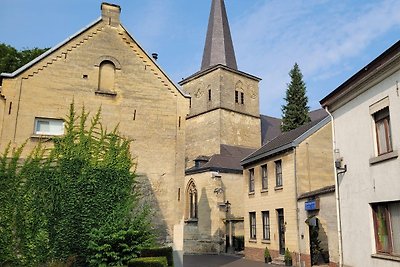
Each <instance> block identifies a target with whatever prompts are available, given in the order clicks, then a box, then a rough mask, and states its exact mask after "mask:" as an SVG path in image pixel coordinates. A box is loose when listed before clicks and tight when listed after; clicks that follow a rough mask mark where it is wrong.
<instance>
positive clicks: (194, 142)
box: [179, 0, 261, 167]
mask: <svg viewBox="0 0 400 267" xmlns="http://www.w3.org/2000/svg"><path fill="white" fill-rule="evenodd" d="M260 80H261V79H260V78H257V77H255V76H253V75H250V74H247V73H245V72H242V71H240V70H238V67H237V63H236V57H235V51H234V48H233V42H232V37H231V32H230V29H229V23H228V17H227V14H226V9H225V3H224V0H212V4H211V12H210V18H209V22H208V29H207V37H206V42H205V46H204V53H203V59H202V63H201V69H200V71H198V72H197V73H195V74H193V75H191V76H189V77H187V78H185V79H184V80H182V81H181V82H180V83H179V84H180V85H181V86H183V89H184V91H186V92H188V93H189V94H190V95H191V97H192V99H191V109H190V113H189V115H188V116H187V121H186V129H187V130H186V144H187V145H186V163H187V166H188V167H190V166H192V164H193V160H194V159H195V158H197V157H198V156H211V155H214V154H219V153H220V146H221V145H230V146H239V147H248V148H258V147H260V145H261V129H260V112H259V87H258V83H259V81H260Z"/></svg>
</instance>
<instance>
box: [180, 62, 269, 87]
mask: <svg viewBox="0 0 400 267" xmlns="http://www.w3.org/2000/svg"><path fill="white" fill-rule="evenodd" d="M218 68H221V69H225V70H228V71H231V72H234V73H238V74H241V75H244V76H246V77H248V78H250V79H253V80H256V81H258V82H259V81H261V80H262V79H261V78H259V77H257V76H254V75H251V74H248V73H246V72H243V71H240V70H237V69H232V68H230V67H228V66H225V65H222V64H217V65H213V66H211V67H209V68H207V69H204V70H200V71H198V72H196V73H194V74H192V75H190V76H189V77H187V78H185V79H183V80H182V81H180V82H179V85H183V84H185V83H188V82H189V81H191V80H193V79H195V78H197V77H199V76H202V75H204V74H207V73H210V72H212V71H213V70H216V69H218Z"/></svg>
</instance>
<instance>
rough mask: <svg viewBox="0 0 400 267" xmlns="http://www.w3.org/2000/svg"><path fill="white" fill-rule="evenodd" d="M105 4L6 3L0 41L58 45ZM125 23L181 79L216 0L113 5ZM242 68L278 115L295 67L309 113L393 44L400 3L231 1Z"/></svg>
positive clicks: (59, 0)
mask: <svg viewBox="0 0 400 267" xmlns="http://www.w3.org/2000/svg"><path fill="white" fill-rule="evenodd" d="M101 2H102V1H99V0H35V1H32V0H1V8H0V25H1V27H0V42H4V43H6V44H10V45H12V46H14V47H16V48H17V49H23V48H33V47H41V48H42V47H52V46H54V45H56V44H58V43H59V42H61V41H63V40H65V39H66V38H67V37H69V36H71V35H72V34H74V33H75V32H77V31H79V30H80V29H81V28H83V27H85V26H86V25H88V24H89V23H91V22H93V21H94V20H96V19H97V18H98V17H99V16H100V4H101ZM109 2H112V3H115V4H118V5H120V6H121V8H122V13H121V20H122V24H123V25H124V26H125V28H127V29H128V31H129V32H130V33H131V34H132V35H133V37H134V38H135V39H136V40H137V41H138V42H139V43H140V44H141V45H142V46H143V47H144V49H145V50H146V51H147V52H148V53H152V52H157V53H158V54H159V60H158V63H159V65H160V66H161V67H162V69H163V70H164V71H165V72H166V73H167V74H168V75H169V76H170V77H171V78H172V79H173V80H174V81H176V82H179V81H180V80H181V79H182V78H185V77H187V76H189V75H191V74H193V73H194V72H196V71H198V70H199V69H200V64H201V57H202V52H203V47H204V41H205V35H206V28H207V23H208V16H209V12H210V4H211V0H114V1H111V0H109ZM225 3H226V7H227V12H228V17H229V22H230V27H231V31H232V38H233V42H234V46H235V52H236V59H237V63H238V67H239V69H240V70H242V71H245V72H247V73H250V74H253V75H255V76H258V77H260V78H262V81H261V83H260V112H261V113H262V114H266V115H271V116H276V117H280V116H281V106H282V104H284V100H283V98H284V97H285V90H286V87H287V83H288V82H290V78H289V76H288V72H289V70H290V69H291V68H292V67H293V65H294V63H295V62H297V63H298V64H299V66H300V68H301V70H302V72H303V75H304V81H305V82H306V85H307V95H308V97H309V106H310V108H311V109H316V108H319V100H321V99H322V98H323V97H324V96H326V95H327V94H328V93H329V92H331V91H332V90H334V89H335V88H336V87H337V86H338V85H340V84H341V83H343V82H344V81H345V80H346V79H348V78H349V77H350V76H352V75H353V74H354V73H355V72H357V71H358V70H359V69H361V68H362V67H363V66H365V65H366V64H368V63H369V62H370V61H371V60H373V59H374V58H375V57H377V56H378V55H380V54H381V53H382V52H383V51H385V50H386V49H387V48H388V47H390V46H391V45H392V44H394V43H395V42H396V41H397V40H398V39H399V36H400V12H398V10H400V1H398V0H330V1H329V0H225Z"/></svg>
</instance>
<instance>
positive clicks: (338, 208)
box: [325, 107, 343, 267]
mask: <svg viewBox="0 0 400 267" xmlns="http://www.w3.org/2000/svg"><path fill="white" fill-rule="evenodd" d="M325 111H326V112H327V113H328V114H329V116H330V117H331V122H332V148H333V151H332V153H333V159H334V160H335V149H336V139H335V124H334V120H333V115H332V114H331V113H330V112H329V110H328V107H325ZM333 170H334V173H335V198H336V214H337V226H338V239H339V267H343V247H342V225H341V222H342V220H341V213H340V194H339V183H338V171H337V169H336V165H335V163H334V164H333Z"/></svg>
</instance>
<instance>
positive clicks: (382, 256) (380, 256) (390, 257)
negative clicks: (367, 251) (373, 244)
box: [371, 254, 400, 262]
mask: <svg viewBox="0 0 400 267" xmlns="http://www.w3.org/2000/svg"><path fill="white" fill-rule="evenodd" d="M371 257H372V258H376V259H382V260H391V261H398V262H400V257H398V256H393V255H387V254H372V255H371Z"/></svg>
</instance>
